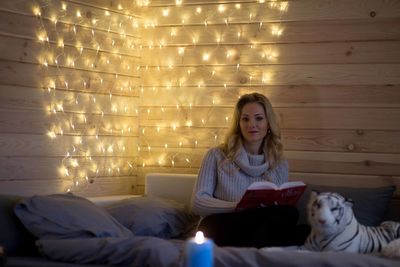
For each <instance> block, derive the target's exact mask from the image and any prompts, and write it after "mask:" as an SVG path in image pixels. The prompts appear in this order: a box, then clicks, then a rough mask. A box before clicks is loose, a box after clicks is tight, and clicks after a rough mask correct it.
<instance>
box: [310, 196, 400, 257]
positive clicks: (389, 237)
mask: <svg viewBox="0 0 400 267" xmlns="http://www.w3.org/2000/svg"><path fill="white" fill-rule="evenodd" d="M352 205H353V204H352V202H351V201H350V200H348V199H346V198H344V197H343V196H341V195H339V194H337V193H331V192H325V193H317V192H313V193H312V196H311V199H310V201H309V205H308V219H309V222H310V225H311V229H312V230H311V233H310V235H309V236H308V238H307V240H306V242H305V244H304V247H305V248H306V249H308V250H313V251H349V252H357V253H377V252H380V251H381V250H382V248H383V247H384V246H385V245H387V244H388V243H390V242H391V241H393V240H395V239H397V238H400V223H398V222H392V221H386V222H383V223H382V224H381V225H380V226H376V227H372V226H365V225H361V224H360V223H359V222H358V221H357V219H356V218H355V216H354V213H353V209H352Z"/></svg>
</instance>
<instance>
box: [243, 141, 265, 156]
mask: <svg viewBox="0 0 400 267" xmlns="http://www.w3.org/2000/svg"><path fill="white" fill-rule="evenodd" d="M243 147H244V150H246V152H247V153H249V154H252V155H259V154H262V150H261V145H260V144H257V143H247V142H243Z"/></svg>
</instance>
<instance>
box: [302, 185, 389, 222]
mask: <svg viewBox="0 0 400 267" xmlns="http://www.w3.org/2000/svg"><path fill="white" fill-rule="evenodd" d="M395 189H396V187H395V186H384V187H375V188H354V187H337V186H324V185H313V184H309V185H307V189H306V191H305V192H304V194H303V196H302V197H301V198H300V200H299V202H298V203H297V208H298V210H299V213H300V218H299V223H300V224H304V223H307V203H308V200H309V198H310V194H311V190H317V191H319V192H337V193H339V194H341V195H343V196H344V197H348V198H351V199H352V200H353V201H354V206H353V211H354V216H355V217H356V218H357V220H358V222H359V223H361V224H363V225H368V226H375V225H379V224H380V223H381V222H382V221H383V219H384V216H385V212H386V208H387V206H388V204H389V202H390V200H391V198H392V195H393V192H394V191H395Z"/></svg>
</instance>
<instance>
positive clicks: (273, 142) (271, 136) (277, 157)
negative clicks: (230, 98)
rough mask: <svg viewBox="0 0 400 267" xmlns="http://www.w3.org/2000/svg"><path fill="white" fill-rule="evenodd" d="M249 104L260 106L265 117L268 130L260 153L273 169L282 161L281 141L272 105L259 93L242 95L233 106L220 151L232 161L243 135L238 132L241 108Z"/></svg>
mask: <svg viewBox="0 0 400 267" xmlns="http://www.w3.org/2000/svg"><path fill="white" fill-rule="evenodd" d="M249 103H258V104H260V105H261V106H262V107H263V109H264V112H265V114H266V116H267V120H268V125H269V130H268V133H267V135H266V136H265V137H264V140H263V142H262V146H263V148H262V151H263V152H264V154H265V156H266V158H267V160H268V163H269V168H271V169H272V168H274V167H275V166H277V165H278V164H279V162H280V161H281V160H283V145H282V141H281V131H280V128H279V123H278V120H277V117H276V115H275V112H274V110H273V109H272V105H271V103H270V101H269V100H268V98H267V97H266V96H264V95H262V94H259V93H250V94H245V95H242V96H241V97H240V98H239V100H238V102H237V103H236V105H235V109H234V113H233V120H232V125H231V127H230V129H229V131H228V133H227V135H226V137H225V142H224V143H223V144H221V146H220V147H221V149H222V151H224V153H225V155H226V157H227V159H229V160H233V158H234V157H235V155H236V153H237V151H238V150H239V148H240V144H241V142H242V140H243V135H242V132H241V130H240V117H241V112H242V109H243V107H244V106H245V105H246V104H249Z"/></svg>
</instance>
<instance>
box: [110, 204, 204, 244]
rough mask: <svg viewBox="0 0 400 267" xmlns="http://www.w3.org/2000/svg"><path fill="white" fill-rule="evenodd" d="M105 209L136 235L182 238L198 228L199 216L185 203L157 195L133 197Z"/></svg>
mask: <svg viewBox="0 0 400 267" xmlns="http://www.w3.org/2000/svg"><path fill="white" fill-rule="evenodd" d="M105 209H106V210H107V211H108V212H109V213H110V214H111V215H112V216H114V218H116V219H117V220H118V221H119V222H120V223H121V224H122V225H124V226H125V227H126V228H128V229H129V230H131V231H132V233H133V234H134V235H140V236H155V237H160V238H178V237H182V236H184V235H185V234H186V233H188V232H189V231H190V230H192V229H194V228H195V227H196V225H197V222H198V220H199V217H198V216H195V215H193V214H190V213H188V212H186V211H185V210H184V205H183V204H180V203H178V202H176V201H173V200H167V199H162V198H156V197H147V196H143V197H133V198H129V199H124V200H121V201H119V202H117V203H114V204H112V205H110V206H108V207H105Z"/></svg>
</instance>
